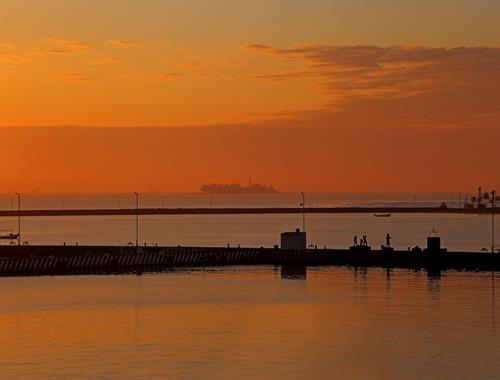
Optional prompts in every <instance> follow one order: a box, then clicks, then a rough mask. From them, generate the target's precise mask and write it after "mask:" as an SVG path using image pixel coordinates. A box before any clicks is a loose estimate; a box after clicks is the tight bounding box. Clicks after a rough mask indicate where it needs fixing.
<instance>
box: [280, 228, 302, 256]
mask: <svg viewBox="0 0 500 380" xmlns="http://www.w3.org/2000/svg"><path fill="white" fill-rule="evenodd" d="M306 248H307V237H306V233H305V232H301V231H300V229H299V228H297V230H296V231H295V232H283V233H282V234H281V249H287V250H291V251H304V250H306Z"/></svg>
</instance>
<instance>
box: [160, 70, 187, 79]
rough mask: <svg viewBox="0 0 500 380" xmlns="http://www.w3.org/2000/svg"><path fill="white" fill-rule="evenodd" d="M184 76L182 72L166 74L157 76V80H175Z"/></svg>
mask: <svg viewBox="0 0 500 380" xmlns="http://www.w3.org/2000/svg"><path fill="white" fill-rule="evenodd" d="M184 76H186V73H183V72H167V73H160V74H158V78H160V79H167V80H169V79H177V78H182V77H184Z"/></svg>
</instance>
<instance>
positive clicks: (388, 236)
mask: <svg viewBox="0 0 500 380" xmlns="http://www.w3.org/2000/svg"><path fill="white" fill-rule="evenodd" d="M391 240H392V237H391V235H389V234H387V236H386V237H385V245H386V246H387V247H390V246H391Z"/></svg>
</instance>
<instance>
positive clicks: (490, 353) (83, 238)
mask: <svg viewBox="0 0 500 380" xmlns="http://www.w3.org/2000/svg"><path fill="white" fill-rule="evenodd" d="M86 199H87V198H86ZM155 199H156V198H155ZM176 199H177V201H179V199H180V198H179V199H178V198H176ZM294 199H295V198H294ZM87 201H88V199H87V200H85V202H87ZM94 201H95V200H94ZM150 201H151V202H152V199H150ZM156 201H158V200H157V199H156ZM255 201H256V199H255V198H252V202H255ZM293 201H294V200H293ZM37 202H39V200H38V201H37ZM100 202H104V200H102V199H101V200H100ZM212 202H213V200H212ZM218 202H221V199H219V200H218ZM233 202H236V204H235V205H233V206H238V205H239V206H241V205H242V204H243V205H244V204H246V203H245V202H247V201H245V200H243V201H242V200H239V201H235V200H233ZM238 202H240V203H238ZM288 202H289V203H288V204H286V205H290V204H291V203H290V202H292V201H291V200H289V201H288ZM37 204H38V206H40V208H45V207H42V206H44V204H43V203H37ZM191 204H192V203H191ZM92 205H93V206H89V208H91V207H95V206H96V205H94V204H92ZM80 206H81V205H80ZM97 206H99V205H97ZM101 206H102V205H101ZM54 207H55V206H54ZM110 207H111V206H110ZM123 207H125V206H123ZM167 207H174V206H167ZM249 207H255V205H254V206H249ZM33 208H35V207H33ZM22 223H23V241H29V243H30V244H63V243H66V244H76V243H77V242H78V243H79V244H114V245H119V244H127V242H129V241H135V217H127V216H116V217H111V216H106V217H53V218H50V217H43V218H23V220H22ZM301 224H302V217H301V215H199V216H196V215H174V216H162V215H155V216H141V218H140V241H141V244H143V243H144V242H146V243H147V244H154V243H158V244H161V245H189V246H197V245H198V246H207V245H208V246H226V245H227V244H230V245H232V246H235V245H237V244H240V245H241V246H252V247H255V246H273V245H274V244H278V243H279V234H280V233H281V232H283V231H288V230H294V229H295V228H296V227H300V226H301ZM433 228H435V229H437V230H438V231H439V233H440V234H441V236H442V238H443V244H444V245H445V246H446V247H448V248H449V249H451V250H471V251H480V250H481V249H482V248H487V247H490V245H491V242H490V238H491V235H490V234H491V230H490V218H489V217H488V216H486V215H485V216H477V215H440V214H425V215H424V214H421V215H417V214H395V215H393V216H392V217H391V218H375V217H373V215H371V214H338V215H335V214H321V215H320V214H317V215H309V216H308V217H307V231H308V239H309V243H310V244H313V245H318V247H323V246H325V245H326V246H328V247H347V246H348V245H350V244H351V242H352V237H353V236H354V235H355V234H358V235H360V234H363V233H366V234H367V235H368V239H369V242H370V243H371V244H372V245H373V246H375V247H376V246H378V245H380V244H382V243H383V242H384V238H385V235H386V233H387V232H389V233H390V234H391V235H392V236H393V238H394V240H393V243H394V245H395V246H396V247H397V248H402V249H406V248H407V247H408V246H413V245H415V244H418V245H420V246H423V245H424V244H425V237H426V236H427V235H428V233H429V231H430V230H431V229H433ZM0 229H2V230H5V231H8V230H13V231H15V230H16V229H17V220H16V219H15V218H0ZM497 234H498V236H500V230H499V229H497ZM288 274H289V273H288V271H287V270H282V269H281V268H278V267H244V268H243V267H229V268H212V269H199V268H191V269H189V270H182V271H174V272H169V273H162V274H143V275H122V276H74V277H31V278H0V289H2V291H1V292H0V369H1V371H0V378H1V379H3V378H5V379H32V378H37V379H42V380H43V379H124V378H133V379H245V378H246V379H255V378H258V379H273V380H274V379H332V378H339V379H422V378H424V379H447V378H454V379H498V378H500V351H499V350H498V348H499V347H500V336H499V333H500V331H499V328H498V325H497V319H498V318H497V316H498V306H497V304H499V303H500V299H499V294H500V285H499V284H498V280H497V279H495V275H494V274H492V273H487V272H481V273H468V272H464V273H461V272H443V273H442V274H441V276H440V277H429V276H428V275H427V273H426V272H424V271H422V272H412V271H406V270H394V271H391V272H387V271H384V270H382V269H369V270H366V271H362V270H355V269H349V268H309V269H307V271H306V272H300V271H299V273H298V276H297V273H295V272H293V275H294V276H292V277H290V276H288ZM497 276H500V274H497ZM291 278H293V279H291ZM496 287H498V289H496Z"/></svg>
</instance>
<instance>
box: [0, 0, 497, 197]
mask: <svg viewBox="0 0 500 380" xmlns="http://www.w3.org/2000/svg"><path fill="white" fill-rule="evenodd" d="M499 12H500V5H499V4H498V3H496V2H491V1H489V0H480V1H478V2H475V4H474V7H473V8H471V5H470V2H467V1H463V0H459V1H451V0H444V1H443V2H441V3H440V4H434V3H433V2H430V1H422V2H419V4H412V3H410V2H405V1H398V2H396V1H392V0H384V1H380V2H377V4H373V3H372V2H369V3H365V2H359V3H358V2H345V1H340V0H335V1H322V0H314V1H310V2H307V4H306V2H302V1H298V0H290V1H289V2H282V1H278V0H272V1H269V2H268V4H267V5H265V6H264V5H259V4H253V5H250V4H247V5H242V4H234V2H230V1H228V0H214V1H210V2H209V1H205V0H199V1H197V2H195V1H183V2H181V1H177V0H174V1H170V2H164V1H157V0H145V1H141V2H139V1H135V0H125V1H117V0H109V1H107V2H105V4H102V2H98V1H92V0H91V1H85V2H84V1H83V0H77V1H74V2H71V4H68V2H65V1H62V0H47V1H46V2H44V3H43V5H42V4H41V2H37V1H34V0H27V1H23V2H18V3H16V4H11V2H3V1H0V13H1V14H5V15H8V17H6V19H5V22H4V23H3V25H2V26H0V31H1V32H2V33H1V34H0V36H1V37H0V83H2V86H0V127H3V128H1V129H0V131H1V132H2V136H3V141H4V142H3V144H2V145H3V147H2V150H1V151H0V152H1V153H0V157H1V158H2V162H3V169H2V171H3V174H4V179H5V180H4V181H3V185H2V187H1V188H0V192H4V193H5V192H14V191H23V192H27V191H42V192H108V191H112V192H117V191H134V190H141V191H145V190H146V189H148V188H151V187H152V188H154V189H156V190H158V191H175V192H177V191H197V190H198V189H199V187H200V185H201V184H203V183H206V182H212V181H214V182H246V178H247V177H248V176H252V177H254V178H255V179H256V180H259V181H261V182H265V183H268V184H274V185H275V186H277V187H278V188H279V189H280V190H283V191H301V190H307V191H455V190H469V189H474V188H475V187H476V186H477V185H479V184H482V185H483V186H484V187H487V186H496V187H500V174H498V173H495V169H494V168H495V167H497V166H498V157H497V154H495V149H496V146H497V145H498V141H499V137H500V96H499V92H498V88H500V47H499V45H498V35H500V26H498V23H497V22H496V21H495V17H494V15H495V14H498V13H499ZM451 16H453V17H451ZM49 126H60V127H57V128H47V127H49ZM77 126H84V127H91V128H82V127H77ZM123 127H128V128H123ZM148 127H154V128H148Z"/></svg>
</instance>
